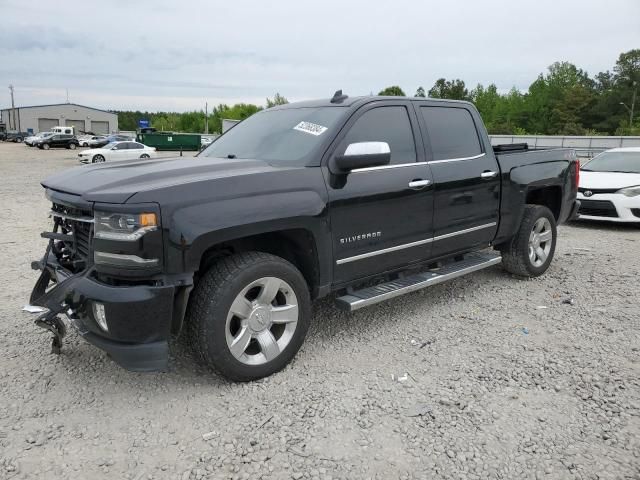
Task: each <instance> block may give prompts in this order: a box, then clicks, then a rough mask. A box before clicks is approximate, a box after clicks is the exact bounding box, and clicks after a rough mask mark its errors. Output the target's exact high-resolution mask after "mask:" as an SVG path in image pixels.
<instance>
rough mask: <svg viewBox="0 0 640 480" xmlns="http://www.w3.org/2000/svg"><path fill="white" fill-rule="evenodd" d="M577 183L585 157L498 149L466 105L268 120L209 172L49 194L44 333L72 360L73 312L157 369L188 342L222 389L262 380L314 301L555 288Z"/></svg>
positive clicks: (137, 364) (58, 179) (187, 170)
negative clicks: (459, 287)
mask: <svg viewBox="0 0 640 480" xmlns="http://www.w3.org/2000/svg"><path fill="white" fill-rule="evenodd" d="M427 140H428V141H427ZM578 176H579V164H578V162H577V160H576V157H575V152H574V151H573V150H571V149H553V150H534V151H529V150H527V146H526V145H516V146H513V145H509V146H497V147H495V149H494V148H492V147H491V142H490V140H489V137H488V136H487V133H486V130H485V128H484V125H483V123H482V120H481V118H480V115H479V113H478V111H477V110H476V108H475V107H474V106H473V104H471V103H468V102H459V101H451V100H434V99H421V98H402V97H373V96H371V97H359V98H349V97H347V96H346V95H342V93H341V92H336V95H335V96H334V97H333V98H332V99H330V100H328V99H327V100H320V101H311V102H301V103H292V104H287V105H282V106H278V107H275V108H270V109H268V110H264V111H262V112H259V113H256V114H255V115H252V116H251V117H249V118H248V119H246V120H244V121H243V122H242V123H239V124H238V125H236V126H235V127H234V128H233V129H231V130H229V131H227V132H226V133H225V134H224V135H222V136H221V137H219V138H218V139H217V140H216V141H215V142H213V143H212V144H211V145H210V146H209V147H208V148H207V149H206V150H204V151H203V152H201V153H200V154H199V155H198V156H197V157H195V158H185V157H175V158H170V159H163V160H158V161H154V162H132V163H126V162H117V163H113V164H111V165H109V164H106V165H100V166H97V165H96V166H88V167H86V168H78V169H74V170H69V171H66V172H61V173H58V174H55V175H53V176H51V177H49V178H48V179H46V180H44V181H43V182H42V184H43V186H44V187H45V188H46V196H47V198H48V199H49V200H50V201H51V202H52V203H53V205H52V207H51V210H52V211H51V214H52V216H53V219H54V225H55V230H54V231H53V232H51V233H46V232H45V233H42V234H41V235H42V236H43V237H45V238H49V239H50V240H49V242H50V246H49V247H48V248H47V250H46V252H47V254H46V256H45V258H44V259H43V260H42V261H38V262H34V263H33V264H32V266H33V267H34V268H36V269H40V270H42V273H41V276H40V278H39V280H38V281H37V283H36V285H35V287H34V290H33V292H32V294H31V304H35V305H42V306H46V308H48V309H49V310H48V311H47V312H45V313H43V314H41V316H40V317H39V318H38V319H37V320H36V324H37V325H39V326H43V327H45V328H47V329H48V330H49V331H51V332H53V334H54V340H53V348H54V350H55V351H58V350H59V349H60V346H61V345H62V337H63V335H64V326H63V325H62V323H61V322H62V321H61V320H60V319H59V318H58V317H57V315H59V314H67V315H69V316H70V318H72V319H73V324H74V325H75V326H77V327H78V330H79V332H80V334H81V335H83V336H84V338H85V339H86V340H87V341H89V342H91V343H93V344H94V345H96V346H98V347H99V348H101V349H103V350H105V351H107V352H109V354H110V356H111V358H113V359H114V360H115V361H116V362H118V363H119V364H120V365H122V366H124V367H126V368H128V369H131V370H145V371H149V370H163V369H166V368H167V361H168V340H169V338H170V337H171V336H172V335H178V334H179V333H180V332H181V331H182V330H184V334H185V335H186V337H187V338H188V339H189V340H188V341H189V343H190V344H191V345H192V346H193V347H194V350H195V352H196V354H197V356H198V358H200V360H201V361H202V362H203V363H205V364H207V365H211V366H213V367H214V368H215V369H217V370H218V371H219V372H220V373H221V374H223V375H225V376H227V377H229V378H231V379H234V380H239V381H247V380H252V379H256V378H260V377H264V376H266V375H270V374H272V373H274V372H276V371H278V370H280V369H282V368H283V367H284V366H285V365H286V364H287V363H288V362H289V361H290V360H291V359H292V358H293V357H294V355H295V354H296V352H297V351H298V349H299V348H300V346H301V345H302V343H303V341H304V337H305V335H306V332H307V329H308V327H309V322H310V317H311V303H310V302H311V300H313V299H317V298H320V297H325V296H327V295H329V294H331V293H334V294H335V296H336V301H337V305H338V306H339V307H340V308H343V309H345V310H348V311H352V310H356V309H359V308H362V307H366V306H368V305H372V304H375V303H377V302H380V301H383V300H386V299H389V298H392V297H396V296H398V295H402V294H405V293H409V292H412V291H415V290H418V289H420V288H425V287H429V286H431V285H434V284H438V283H441V282H443V281H446V280H449V279H452V278H455V277H459V276H461V275H466V274H468V273H471V272H474V271H476V270H480V269H483V268H487V267H490V266H492V265H496V264H499V263H502V265H503V268H504V269H505V270H507V271H508V272H511V273H514V274H517V275H520V276H523V277H537V276H539V275H542V274H543V273H544V272H545V271H546V270H547V268H548V267H549V265H550V263H551V261H552V259H553V256H554V251H555V248H556V241H557V232H556V225H558V224H560V223H563V222H565V221H566V220H567V219H569V218H571V217H572V216H573V215H574V214H575V213H576V210H577V207H578V202H577V201H576V193H577V189H578ZM490 248H493V249H494V250H490ZM52 281H53V282H58V283H57V285H55V286H54V287H52V288H50V289H47V288H48V285H49V283H50V282H52ZM530 288H536V284H535V283H531V284H530ZM424 308H425V309H428V305H425V306H424ZM345 362H348V359H345Z"/></svg>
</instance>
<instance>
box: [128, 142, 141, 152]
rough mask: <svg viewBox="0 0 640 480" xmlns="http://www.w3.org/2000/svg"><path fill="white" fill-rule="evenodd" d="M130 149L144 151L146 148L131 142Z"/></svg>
mask: <svg viewBox="0 0 640 480" xmlns="http://www.w3.org/2000/svg"><path fill="white" fill-rule="evenodd" d="M129 148H131V149H133V150H142V149H143V148H144V146H143V145H142V144H141V143H136V142H130V143H129Z"/></svg>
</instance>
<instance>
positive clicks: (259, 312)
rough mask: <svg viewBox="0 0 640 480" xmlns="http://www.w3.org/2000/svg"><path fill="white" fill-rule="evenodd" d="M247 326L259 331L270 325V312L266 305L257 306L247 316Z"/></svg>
mask: <svg viewBox="0 0 640 480" xmlns="http://www.w3.org/2000/svg"><path fill="white" fill-rule="evenodd" d="M248 323H249V328H250V329H251V330H253V331H254V332H261V331H262V330H265V329H266V328H268V327H269V326H270V325H271V312H270V311H269V309H268V308H266V307H257V308H255V309H254V310H253V311H252V312H251V315H250V316H249V322H248Z"/></svg>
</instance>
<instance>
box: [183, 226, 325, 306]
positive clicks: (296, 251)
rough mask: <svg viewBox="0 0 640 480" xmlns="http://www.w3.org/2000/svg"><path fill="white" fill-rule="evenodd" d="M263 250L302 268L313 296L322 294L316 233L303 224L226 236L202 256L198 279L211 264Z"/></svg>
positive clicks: (208, 247) (196, 275)
mask: <svg viewBox="0 0 640 480" xmlns="http://www.w3.org/2000/svg"><path fill="white" fill-rule="evenodd" d="M250 251H255V252H263V253H270V254H272V255H276V256H278V257H280V258H283V259H285V260H287V261H288V262H290V263H292V264H293V265H295V266H296V268H298V270H300V272H301V273H302V275H303V277H304V278H305V280H306V282H307V285H308V286H309V291H310V293H311V296H312V298H316V297H318V296H321V295H322V294H323V292H322V288H321V285H322V284H323V283H324V281H323V276H324V275H323V272H322V271H321V261H320V257H321V255H320V251H319V245H318V242H317V241H316V237H315V235H314V234H313V232H312V231H311V230H310V229H308V228H304V227H291V228H284V229H278V230H266V231H260V232H254V233H251V234H248V235H238V236H231V237H230V238H226V239H224V240H223V241H219V242H216V243H213V244H210V245H208V246H207V248H206V249H204V250H203V251H202V254H201V255H199V260H198V263H197V270H196V273H195V281H196V282H197V279H198V276H199V275H200V274H202V273H203V272H206V271H207V270H208V269H209V268H210V267H211V265H213V264H214V263H215V262H216V261H217V260H219V259H220V258H223V257H225V256H229V255H233V254H237V253H243V252H250Z"/></svg>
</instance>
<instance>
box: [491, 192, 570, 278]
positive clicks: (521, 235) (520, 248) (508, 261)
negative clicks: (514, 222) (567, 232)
mask: <svg viewBox="0 0 640 480" xmlns="http://www.w3.org/2000/svg"><path fill="white" fill-rule="evenodd" d="M542 219H546V220H547V221H548V225H549V226H550V231H551V240H550V245H549V247H550V248H549V251H548V253H547V255H546V259H545V260H544V261H542V262H541V264H539V265H536V264H535V262H534V261H532V259H531V256H530V237H531V235H532V233H533V229H534V226H535V225H536V223H537V222H538V221H539V220H540V221H541V222H543V223H544V220H542ZM557 236H558V233H557V228H556V219H555V217H554V216H553V213H551V210H549V209H548V208H547V207H544V206H541V205H525V208H524V215H523V216H522V222H521V223H520V228H519V229H518V231H517V233H516V234H515V235H514V236H513V238H512V239H511V240H510V241H509V242H507V243H505V244H504V245H502V246H501V248H500V250H501V252H502V266H503V267H504V269H505V270H506V271H507V272H509V273H513V274H515V275H519V276H521V277H539V276H540V275H542V274H543V273H544V272H546V271H547V269H548V268H549V265H550V264H551V261H552V260H553V255H554V253H555V250H556V240H557ZM545 249H546V243H545ZM537 260H538V261H540V259H537Z"/></svg>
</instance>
